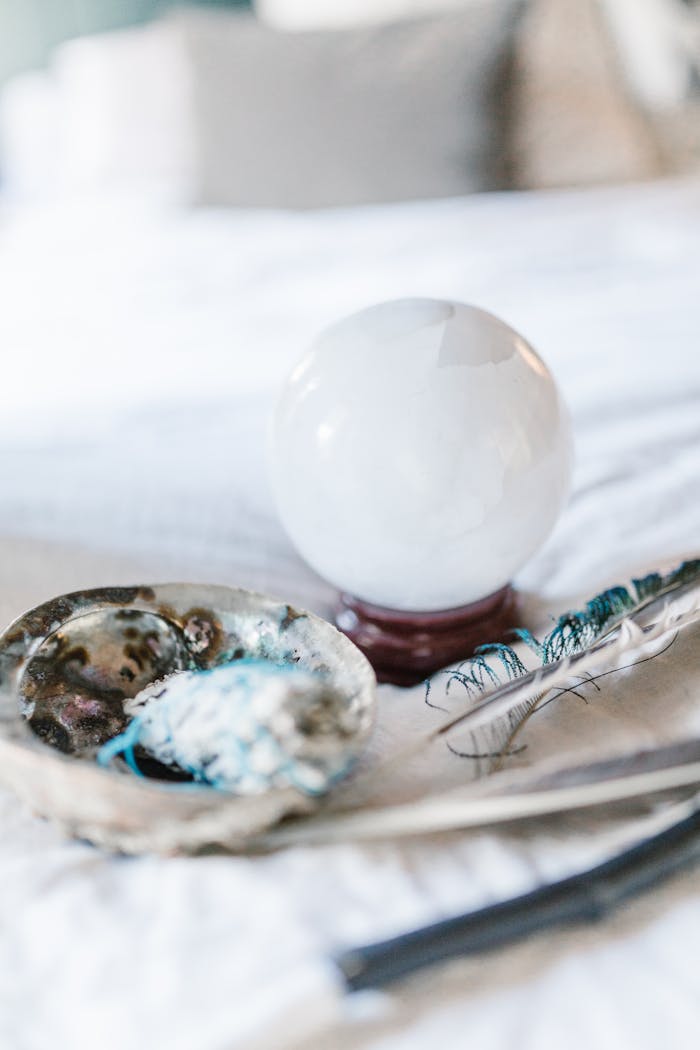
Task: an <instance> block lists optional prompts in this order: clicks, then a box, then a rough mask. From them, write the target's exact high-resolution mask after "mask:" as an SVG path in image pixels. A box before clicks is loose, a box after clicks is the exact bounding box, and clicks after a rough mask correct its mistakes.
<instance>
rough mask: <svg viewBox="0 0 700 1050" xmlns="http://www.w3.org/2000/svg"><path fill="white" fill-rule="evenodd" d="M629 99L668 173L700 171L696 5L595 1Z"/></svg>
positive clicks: (661, 0) (699, 3)
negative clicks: (642, 117) (599, 5)
mask: <svg viewBox="0 0 700 1050" xmlns="http://www.w3.org/2000/svg"><path fill="white" fill-rule="evenodd" d="M601 3H602V4H603V9H604V10H605V13H606V15H607V18H608V21H609V24H610V28H611V32H612V35H613V37H614V40H615V42H616V44H617V50H618V54H619V57H620V64H621V67H622V71H623V73H624V76H625V81H626V86H627V88H628V91H629V94H630V96H631V97H633V98H634V100H635V102H636V103H637V104H638V106H639V107H640V109H641V110H642V112H643V113H644V115H645V117H646V119H647V120H648V122H649V124H650V126H651V127H652V129H653V132H654V135H655V137H656V140H657V142H658V146H659V152H660V154H661V156H662V158H663V163H664V165H665V167H666V168H667V169H668V170H669V171H671V172H674V173H685V172H688V171H693V170H695V171H697V170H698V169H699V168H700V0H686V2H683V0H601Z"/></svg>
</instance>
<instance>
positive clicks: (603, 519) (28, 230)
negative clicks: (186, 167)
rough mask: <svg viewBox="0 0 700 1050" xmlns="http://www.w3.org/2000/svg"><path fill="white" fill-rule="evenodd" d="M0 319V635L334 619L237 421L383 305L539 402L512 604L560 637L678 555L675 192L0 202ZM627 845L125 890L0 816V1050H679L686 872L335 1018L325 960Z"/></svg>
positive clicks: (681, 469)
mask: <svg viewBox="0 0 700 1050" xmlns="http://www.w3.org/2000/svg"><path fill="white" fill-rule="evenodd" d="M0 287H1V288H2V310H1V311H0V346H2V348H3V376H2V383H1V385H0V536H1V537H2V541H1V548H0V549H1V550H2V555H3V556H2V562H1V564H0V617H1V618H2V620H3V622H7V621H8V620H9V619H10V618H11V617H12V616H14V615H16V614H18V613H19V612H21V611H23V610H24V609H25V608H27V607H28V606H31V605H33V604H36V603H37V602H38V601H40V600H42V599H44V598H48V597H50V596H52V595H53V594H56V593H59V592H62V591H66V590H69V589H73V588H75V587H79V586H88V585H99V584H104V583H119V582H128V581H133V580H134V579H137V580H140V581H144V582H151V581H154V580H156V579H160V580H163V579H168V578H170V579H176V578H179V579H200V580H202V579H210V580H213V581H216V582H223V583H227V582H228V583H241V584H244V585H252V586H255V587H257V588H258V589H262V590H267V591H269V592H271V593H276V594H279V595H282V596H284V597H286V598H288V599H291V600H293V601H296V602H298V603H301V604H305V605H307V606H310V607H313V608H315V609H318V610H320V611H321V612H327V611H328V609H329V604H330V601H331V598H332V590H331V588H329V587H328V586H327V585H326V584H324V583H323V582H322V581H319V580H318V579H317V578H316V577H314V575H313V574H312V573H311V572H310V571H309V570H307V569H306V568H305V567H304V566H303V565H302V564H301V562H300V561H299V559H298V558H297V557H296V555H295V554H294V552H293V551H292V550H291V549H290V546H289V544H288V541H287V540H286V538H285V536H284V534H283V532H282V530H281V528H280V526H279V524H278V523H277V520H276V518H275V514H274V506H273V501H272V498H271V495H270V492H269V489H268V484H267V477H266V472H265V446H266V435H265V431H266V416H267V413H268V411H269V408H270V406H271V404H272V403H273V400H274V395H275V391H276V389H277V388H278V386H279V383H280V382H281V381H282V379H283V377H284V374H285V372H286V371H287V370H288V369H289V368H290V367H291V365H292V364H293V363H294V361H295V359H296V358H297V357H298V355H299V354H300V352H301V351H302V349H303V347H304V345H305V343H306V341H307V340H308V339H309V338H310V337H311V336H312V335H313V334H314V333H315V332H316V331H317V330H318V329H319V328H320V327H321V326H322V325H324V324H325V323H328V322H330V321H332V320H334V319H335V318H336V317H338V316H339V315H341V314H343V313H345V312H348V311H351V310H353V309H356V308H360V307H362V306H365V305H367V304H368V303H371V302H374V301H378V300H381V299H387V298H392V297H399V296H403V295H415V294H422V295H429V296H430V295H432V296H437V297H454V298H457V299H460V300H463V301H467V302H474V303H476V304H478V305H481V306H483V307H485V308H487V309H490V310H492V311H494V312H495V313H497V314H499V315H500V316H502V317H503V318H504V319H505V320H507V321H508V322H509V323H511V324H512V325H513V326H514V327H515V328H517V329H519V330H520V331H522V332H523V334H524V335H525V336H526V337H527V338H528V339H530V341H531V342H532V343H533V344H534V346H535V347H536V348H537V349H538V350H539V351H540V352H541V353H542V355H543V356H544V358H545V360H546V361H547V362H548V363H549V364H550V366H551V367H552V368H553V370H554V372H555V374H556V375H557V377H558V379H559V381H560V383H561V387H562V390H563V393H564V396H565V398H566V400H567V401H568V403H569V406H570V408H571V411H572V416H573V421H574V429H575V438H576V445H577V469H576V475H575V484H574V493H573V496H572V499H571V501H570V504H569V507H568V508H567V511H566V512H565V514H564V516H563V518H562V520H561V522H560V524H559V526H558V527H557V529H556V531H555V533H554V535H553V536H552V538H551V539H550V541H549V542H548V544H547V545H546V547H545V548H544V550H543V551H542V552H540V553H539V554H538V555H537V556H536V557H535V558H534V559H533V561H532V563H531V564H530V565H529V566H528V567H527V568H526V570H525V571H524V572H523V573H522V575H521V578H520V580H519V583H520V584H521V585H522V586H523V587H524V588H527V589H529V590H531V591H533V592H536V594H537V596H538V601H539V600H541V603H542V604H543V605H544V606H546V607H547V608H548V609H551V610H552V611H553V612H557V611H559V610H560V609H562V608H563V607H566V606H568V605H569V604H570V596H571V595H573V594H577V595H579V596H585V595H587V594H588V593H593V592H594V591H595V590H596V588H598V586H599V585H600V584H602V583H606V582H624V581H625V579H626V578H627V576H628V575H629V573H630V572H631V571H635V570H639V569H644V568H653V567H655V566H656V565H660V564H664V563H666V564H668V563H669V562H673V561H675V560H679V559H680V558H681V557H682V556H683V555H685V554H691V553H693V552H694V550H695V551H696V550H697V544H698V537H699V536H700V530H699V528H698V526H699V525H700V499H699V497H700V359H699V358H698V353H697V340H698V332H699V331H700V184H699V183H697V182H687V183H664V184H657V185H649V186H646V187H637V188H627V189H619V190H601V191H589V192H581V193H558V194H548V195H511V196H502V195H488V196H482V197H474V198H470V199H465V200H455V201H445V202H440V203H417V204H413V205H402V206H389V207H381V208H366V209H355V210H347V211H337V212H332V211H329V212H320V213H307V214H303V215H300V214H287V213H273V212H245V213H238V212H230V213H215V212H200V213H197V212H190V213H187V212H181V211H177V210H174V209H170V208H168V207H166V206H164V205H162V204H158V205H156V204H146V203H145V202H140V203H136V202H133V201H124V200H121V201H116V200H111V201H109V202H106V201H82V202H80V204H78V203H75V204H74V205H72V206H68V205H64V206H62V207H61V208H60V209H58V208H49V207H47V208H45V209H37V210H35V211H33V212H26V211H24V210H21V209H19V208H13V207H12V206H10V205H9V204H8V205H6V206H5V209H4V210H3V211H0ZM380 703H383V704H384V705H385V708H386V710H389V709H391V710H392V712H396V711H397V710H399V709H400V706H401V705H403V704H405V711H406V718H407V720H410V719H411V718H413V717H414V716H416V715H420V716H422V715H423V713H424V705H423V695H422V691H421V690H420V689H419V690H415V691H413V692H411V693H399V692H398V691H394V690H391V689H389V688H388V687H383V688H382V690H381V691H380ZM654 820H655V818H653V817H644V818H640V819H639V820H638V821H636V822H633V821H630V822H628V823H626V824H625V825H623V826H616V825H610V824H605V823H602V824H601V826H600V829H599V832H598V834H596V836H594V837H593V836H591V835H590V822H582V821H579V820H577V819H573V818H572V819H571V820H569V821H566V822H564V823H563V824H562V822H555V823H553V824H551V825H546V826H542V827H541V828H538V829H536V830H535V829H533V828H532V827H528V828H523V829H519V830H516V831H510V832H509V833H505V832H503V831H496V832H488V831H483V832H479V833H471V834H455V835H445V836H440V837H437V838H433V839H431V840H430V841H411V842H401V843H394V842H387V843H382V844H374V845H363V846H359V845H351V844H347V845H341V846H326V847H320V848H313V849H312V848H304V849H301V848H296V849H292V850H287V851H283V852H280V853H277V854H274V855H270V856H265V857H256V858H245V857H208V858H196V859H187V858H157V857H143V858H135V859H125V858H115V857H110V856H107V855H105V854H103V853H101V852H99V851H98V850H96V849H93V848H92V847H90V846H87V845H84V844H80V843H72V842H66V841H64V840H63V839H62V838H61V837H60V835H59V834H58V833H57V832H56V831H55V830H54V829H53V828H52V827H51V826H50V825H49V824H47V823H45V822H42V821H40V820H38V819H36V818H34V817H33V816H32V815H31V814H29V813H27V812H25V811H24V810H23V808H22V807H21V806H20V805H19V804H18V803H17V802H16V801H15V800H14V798H13V797H11V796H10V795H9V794H7V793H4V792H3V793H0V827H1V828H2V835H1V836H0V886H1V887H2V892H0V931H1V932H0V1045H2V1046H3V1047H5V1046H7V1047H8V1048H11V1050H44V1048H47V1047H49V1046H52V1047H55V1046H66V1047H71V1050H83V1048H88V1047H90V1048H91V1047H93V1046H95V1045H98V1046H99V1047H100V1048H101V1050H112V1048H115V1050H116V1048H117V1047H119V1048H120V1050H141V1048H142V1047H146V1046H151V1045H156V1046H166V1045H167V1046H169V1047H171V1048H172V1050H190V1048H197V1050H234V1048H238V1047H244V1048H245V1050H249V1048H251V1047H258V1046H260V1047H270V1048H274V1050H286V1048H287V1047H297V1048H299V1047H305V1046H308V1047H311V1046H313V1047H316V1048H318V1047H321V1048H323V1050H325V1048H335V1047H338V1048H346V1047H367V1048H372V1050H422V1048H424V1047H425V1046H429V1045H433V1044H435V1045H437V1044H438V1043H439V1044H440V1045H441V1046H442V1047H443V1048H444V1050H452V1048H454V1050H461V1048H462V1047H463V1046H465V1045H466V1044H467V1043H469V1044H471V1045H474V1046H478V1047H479V1050H490V1048H493V1050H504V1048H505V1047H508V1046H512V1045H517V1046H519V1047H521V1048H524V1050H528V1048H532V1050H544V1048H549V1047H551V1048H553V1050H554V1048H557V1050H558V1048H559V1047H561V1046H563V1045H566V1046H569V1047H577V1046H581V1047H584V1046H586V1047H588V1046H591V1045H595V1046H596V1047H598V1048H607V1047H608V1046H609V1047H611V1048H612V1047H615V1048H616V1050H624V1048H627V1047H629V1048H630V1050H631V1048H634V1050H639V1048H649V1050H651V1048H655V1047H658V1046H659V1045H661V1044H662V1041H663V1043H664V1044H667V1045H669V1046H673V1047H674V1050H685V1048H686V1047H687V1048H689V1050H690V1048H691V1047H693V1048H695V1047H696V1046H697V1045H698V1039H699V1038H700V974H699V973H698V968H697V964H696V956H697V951H696V945H697V943H698V940H700V905H699V904H698V902H697V900H696V899H695V898H694V892H695V891H696V890H697V887H698V875H697V873H695V874H689V875H688V876H687V877H685V878H684V879H681V880H679V881H678V882H676V883H675V884H674V885H673V886H670V887H668V888H666V889H664V890H663V891H661V892H659V893H658V894H657V895H656V896H654V897H653V898H650V899H647V900H646V901H644V902H642V903H640V904H639V905H636V906H635V907H634V908H632V909H630V910H629V911H626V912H625V914H622V915H620V916H618V917H616V918H615V919H614V920H612V921H610V922H608V923H606V924H605V925H604V926H602V927H600V928H598V929H586V930H576V931H571V932H566V933H561V934H557V935H556V936H552V935H547V936H546V937H543V938H540V939H535V940H533V941H531V942H529V943H527V944H525V945H522V946H519V947H517V948H514V949H510V950H508V951H504V952H500V953H498V954H497V955H494V956H492V957H488V958H485V959H483V960H481V959H480V960H476V961H471V962H469V963H462V964H455V965H454V966H452V967H450V968H449V969H448V970H447V971H445V970H440V971H435V973H431V974H427V975H423V976H421V977H420V978H419V979H416V980H415V981H412V982H410V983H409V984H408V985H404V986H402V987H401V988H399V989H396V990H395V991H393V992H392V993H390V994H389V995H385V996H379V997H362V998H361V999H360V1000H359V1001H358V1002H356V1003H355V1004H354V1005H353V1006H352V1008H351V1007H350V1006H347V1007H345V1008H341V1006H340V1005H339V1003H338V1001H337V999H338V985H337V979H336V977H335V973H334V970H333V967H332V965H331V964H330V962H329V961H328V960H329V957H330V955H331V953H332V952H333V951H334V950H336V949H337V948H339V947H343V946H349V945H352V944H356V943H361V942H364V941H368V940H376V939H379V938H382V937H386V936H390V935H393V934H396V933H399V932H401V931H403V930H405V929H408V928H411V927H414V926H416V925H420V924H422V923H426V922H431V921H435V920H437V919H439V918H443V917H447V916H449V915H452V914H456V913H458V912H460V911H462V910H465V909H467V908H471V907H476V906H479V905H482V904H484V903H486V902H487V901H492V900H496V899H499V898H502V897H504V896H506V895H509V894H513V893H517V892H520V891H524V890H526V889H530V888H532V887H533V886H534V885H536V884H538V883H539V882H540V881H541V880H542V879H545V878H554V877H557V876H560V875H563V874H565V873H569V872H571V871H573V870H576V868H577V867H579V866H580V865H585V864H588V863H593V862H595V861H596V860H599V859H602V857H603V856H605V855H607V854H608V853H609V852H610V851H611V850H613V849H614V848H616V847H617V846H619V845H621V844H622V843H623V842H628V841H632V840H633V839H634V838H635V837H636V836H638V835H641V834H642V833H643V832H644V831H645V830H650V829H651V828H653V827H654V826H655V824H654ZM334 1012H335V1013H336V1014H338V1015H339V1020H338V1023H337V1024H335V1025H334V1026H332V1027H331V1028H328V1027H326V1022H327V1020H328V1018H329V1016H331V1015H332V1014H333V1013H334ZM305 1040H306V1042H305Z"/></svg>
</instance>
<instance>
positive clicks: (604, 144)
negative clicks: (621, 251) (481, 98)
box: [510, 0, 664, 189]
mask: <svg viewBox="0 0 700 1050" xmlns="http://www.w3.org/2000/svg"><path fill="white" fill-rule="evenodd" d="M510 122H511V123H510V126H511V135H510V147H511V149H510V162H511V165H510V166H511V181H512V184H513V185H514V186H516V187H519V188H526V189H530V188H543V187H557V186H572V185H588V184H593V183H605V182H625V181H630V180H636V179H646V178H652V177H654V176H656V175H659V174H661V173H662V172H663V171H664V165H663V163H662V159H661V156H660V151H659V146H658V141H657V139H656V137H655V135H654V132H653V129H652V128H651V126H650V124H649V121H648V120H646V119H645V116H644V114H643V113H642V111H641V110H640V108H639V107H638V106H636V105H635V103H634V101H633V100H632V98H631V97H630V94H629V92H628V90H627V87H626V84H625V80H624V76H623V75H622V72H621V67H620V64H619V59H618V55H617V53H616V49H615V44H614V41H613V39H612V37H611V34H610V29H609V25H608V23H607V21H606V19H605V17H604V13H603V10H602V8H601V4H600V2H599V0H531V2H530V3H529V4H528V8H527V12H526V14H525V16H524V18H523V22H522V26H521V30H520V32H519V34H518V41H517V45H516V50H515V58H514V86H513V95H512V110H511V116H510Z"/></svg>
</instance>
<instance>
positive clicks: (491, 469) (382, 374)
mask: <svg viewBox="0 0 700 1050" xmlns="http://www.w3.org/2000/svg"><path fill="white" fill-rule="evenodd" d="M570 466H571V437H570V425H569V420H568V415H567V412H566V409H565V407H564V405H563V403H562V401H561V398H560V396H559V394H558V391H557V388H556V386H555V383H554V380H553V378H552V376H551V374H550V372H549V371H548V369H547V368H546V366H545V365H544V364H543V362H542V361H541V359H540V358H539V357H538V356H537V354H536V353H535V351H534V350H533V349H532V348H531V347H530V346H529V345H528V343H527V342H526V341H525V340H524V339H523V338H522V337H521V336H520V335H518V333H517V332H514V331H513V330H512V329H511V328H509V327H508V326H507V325H506V324H504V323H503V322H502V321H499V320H498V319H497V318H496V317H493V316H492V315H491V314H488V313H486V312H485V311H483V310H479V309H477V308H475V307H473V306H465V305H462V304H460V303H454V302H443V301H439V300H432V299H404V300H399V301H397V302H388V303H382V304H380V305H378V306H374V307H371V308H369V309H367V310H362V311H360V312H359V313H357V314H353V315H352V316H350V317H347V318H345V319H344V320H342V321H340V322H339V323H338V324H336V325H334V326H333V327H331V328H330V329H328V330H327V331H326V332H324V333H323V334H322V335H321V336H320V337H319V339H318V340H317V341H316V342H315V344H314V345H313V346H312V347H311V349H310V350H309V352H308V353H307V354H306V356H305V357H304V358H303V359H302V360H301V361H300V363H299V364H298V365H297V367H296V368H295V369H294V371H293V372H292V374H291V376H290V377H289V379H288V381H287V383H286V385H285V387H284V389H283V391H282V395H281V398H280V401H279V404H278V407H277V411H276V415H275V421H274V430H273V448H272V472H273V480H274V485H275V490H276V494H277V500H278V507H279V511H280V515H281V518H282V521H283V523H284V525H285V527H286V529H287V531H288V533H289V535H290V536H291V538H292V540H293V542H294V543H295V545H296V546H297V548H298V549H299V551H300V553H301V554H302V556H303V557H304V558H305V559H306V561H307V562H308V563H309V564H310V565H311V566H312V567H313V568H314V569H315V570H316V571H317V572H318V573H320V574H321V576H324V577H325V578H326V579H327V580H329V581H331V582H332V583H333V584H335V585H336V586H337V587H339V588H341V589H342V590H344V591H347V592H349V593H350V594H352V595H355V596H356V597H358V598H361V599H363V600H364V601H367V602H372V603H374V604H377V605H382V606H385V607H388V608H393V609H401V610H412V611H427V610H437V609H450V608H454V607H457V606H460V605H465V604H467V603H469V602H472V601H476V600H478V599H480V598H483V597H485V596H486V595H489V594H492V593H493V592H494V591H497V590H498V589H499V588H500V587H502V586H503V585H505V584H506V583H507V582H509V580H510V579H511V577H512V576H513V574H514V573H515V572H517V570H518V569H520V568H521V567H522V566H523V564H524V563H525V562H526V561H527V559H528V558H529V557H531V555H532V554H533V553H534V552H535V551H536V550H537V548H538V547H539V546H540V545H541V544H542V542H543V541H544V540H545V538H546V537H547V535H548V534H549V532H550V530H551V529H552V526H553V525H554V522H555V521H556V518H557V516H558V514H559V512H560V510H561V507H562V504H563V502H564V500H565V498H566V494H567V491H568V484H569V476H570Z"/></svg>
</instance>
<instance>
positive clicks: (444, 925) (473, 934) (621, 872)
mask: <svg viewBox="0 0 700 1050" xmlns="http://www.w3.org/2000/svg"><path fill="white" fill-rule="evenodd" d="M698 861H700V810H698V811H697V812H695V813H693V815H692V816H690V817H687V818H686V819H685V820H682V821H680V822H679V823H678V824H674V825H673V826H672V827H670V828H667V829H666V830H665V831H662V832H660V833H659V834H658V835H654V836H652V837H651V838H649V839H646V840H645V841H644V842H641V843H639V845H637V846H633V847H632V848H631V849H628V850H625V851H624V852H623V853H620V854H618V855H617V856H616V857H613V858H612V859H611V860H608V861H605V863H603V864H599V865H597V866H596V867H594V868H589V869H588V871H584V872H580V873H579V874H577V875H572V876H570V877H569V878H567V879H562V880H561V881H560V882H554V883H550V884H549V885H547V886H542V887H540V888H539V889H537V890H534V891H533V892H532V893H526V894H524V895H523V896H521V897H514V898H513V899H512V900H508V901H503V902H501V903H499V904H493V905H490V906H489V907H487V908H482V909H480V910H479V911H475V912H469V913H467V914H466V915H460V916H458V917H457V918H454V919H447V920H446V921H444V922H438V923H435V924H434V925H432V926H425V927H423V928H422V929H419V930H413V931H412V932H411V933H405V934H402V935H401V936H400V937H394V938H392V939H391V940H388V941H380V942H378V943H377V944H368V945H365V946H364V947H361V948H354V949H351V950H349V951H346V952H344V953H343V954H342V955H340V956H339V957H338V958H337V959H336V962H337V964H338V966H339V967H340V970H341V972H342V974H343V976H344V978H345V981H346V983H347V986H348V989H349V990H350V991H360V990H361V989H364V988H380V987H381V986H382V985H385V984H389V983H390V982H391V981H395V980H397V979H398V978H400V977H405V976H407V975H408V974H410V973H413V972H414V971H416V970H420V969H422V968H423V967H425V966H431V965H434V964H435V963H439V962H445V961H446V960H448V959H453V958H456V957H457V956H464V955H476V954H478V953H480V952H487V951H493V950H494V949H496V948H501V947H503V946H504V945H507V944H511V943H513V942H515V941H519V940H522V939H523V938H525V937H527V936H529V935H530V934H532V933H539V932H542V931H543V930H546V929H549V928H551V927H555V926H568V925H572V924H575V923H580V922H593V921H597V920H600V919H603V918H605V916H606V915H608V914H609V913H610V912H611V911H613V909H614V908H616V907H617V906H618V905H619V904H622V903H623V902H624V901H627V900H629V899H630V898H632V897H635V896H637V894H639V893H643V892H645V891H646V890H650V889H653V888H654V887H655V886H657V885H658V884H659V883H660V882H662V881H663V880H665V879H667V878H669V877H670V876H672V875H674V874H676V872H678V871H681V870H683V869H685V868H687V867H689V866H690V865H692V864H695V863H697V862H698Z"/></svg>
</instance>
